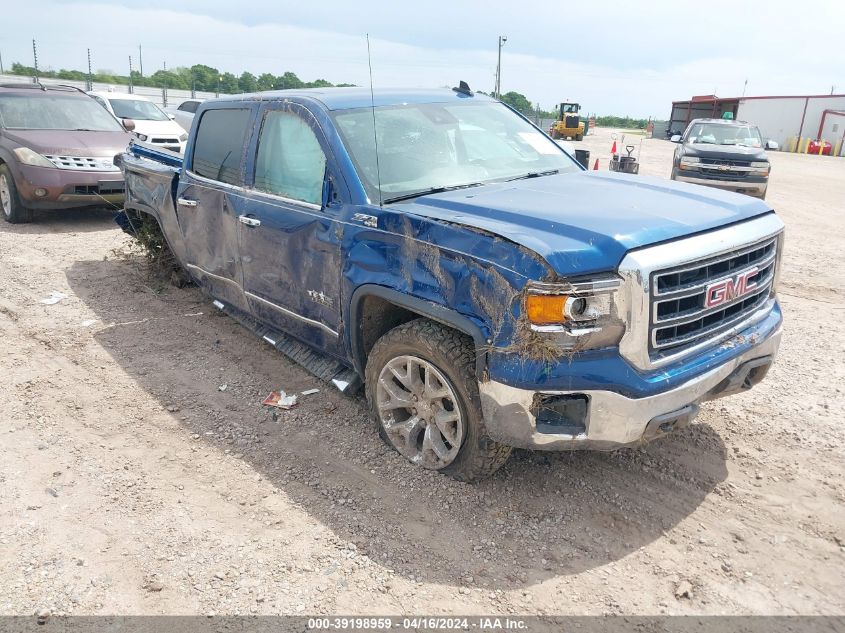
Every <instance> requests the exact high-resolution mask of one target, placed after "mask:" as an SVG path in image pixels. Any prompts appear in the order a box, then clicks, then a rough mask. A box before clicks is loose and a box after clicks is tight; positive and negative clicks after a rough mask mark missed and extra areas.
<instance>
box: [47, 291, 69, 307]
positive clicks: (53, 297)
mask: <svg viewBox="0 0 845 633" xmlns="http://www.w3.org/2000/svg"><path fill="white" fill-rule="evenodd" d="M62 299H67V295H66V294H65V293H63V292H59V291H58V290H54V291H53V292H51V293H50V296H49V297H47V298H46V299H42V300H41V303H43V304H44V305H48V306H51V305H55V304H56V303H58V302H59V301H61V300H62Z"/></svg>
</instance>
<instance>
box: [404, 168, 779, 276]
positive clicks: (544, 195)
mask: <svg viewBox="0 0 845 633" xmlns="http://www.w3.org/2000/svg"><path fill="white" fill-rule="evenodd" d="M395 206H401V207H402V208H403V210H404V211H405V212H407V213H413V214H416V215H419V216H424V217H429V218H434V219H437V220H442V221H446V222H452V223H457V224H462V225H465V226H468V227H473V228H476V229H481V230H483V231H487V232H490V233H494V234H496V235H498V236H501V237H503V238H506V239H508V240H510V241H512V242H515V243H517V244H519V245H521V246H524V247H526V248H529V249H531V250H532V251H534V252H536V253H537V254H538V255H540V256H541V257H543V258H544V259H545V260H546V262H548V264H549V265H550V266H551V267H552V269H554V271H555V272H556V273H557V274H559V275H561V276H567V277H571V276H576V275H585V274H591V273H596V272H607V271H610V270H614V269H615V268H616V267H617V266H618V265H619V262H621V261H622V258H623V257H624V255H625V253H626V252H627V251H629V250H631V249H635V248H639V247H642V246H647V245H650V244H656V243H658V242H663V241H667V240H673V239H677V238H681V237H687V236H690V235H692V234H694V233H699V232H702V231H707V230H710V229H715V228H717V227H722V226H725V225H727V224H731V223H734V222H739V221H742V220H746V219H749V218H753V217H755V216H759V215H763V214H766V213H769V212H770V211H771V210H770V209H769V207H768V206H767V205H766V204H765V203H764V202H762V201H760V200H757V199H755V198H750V197H748V196H742V195H739V194H736V193H730V192H723V191H718V190H713V189H708V188H705V187H700V186H697V185H686V184H684V183H676V182H673V181H669V180H662V179H658V178H650V177H647V176H632V175H628V174H618V173H614V172H594V171H582V172H576V173H571V174H560V175H555V176H545V177H540V178H532V179H528V180H519V181H514V182H508V183H501V184H490V185H484V186H481V187H475V188H472V189H462V190H457V191H450V192H446V193H441V194H433V195H428V196H421V197H419V198H416V199H415V200H414V201H413V202H408V203H400V204H397V205H395Z"/></svg>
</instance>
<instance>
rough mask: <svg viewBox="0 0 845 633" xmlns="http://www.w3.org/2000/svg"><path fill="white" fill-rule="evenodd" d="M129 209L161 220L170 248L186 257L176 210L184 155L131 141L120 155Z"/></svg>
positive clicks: (181, 257) (175, 253)
mask: <svg viewBox="0 0 845 633" xmlns="http://www.w3.org/2000/svg"><path fill="white" fill-rule="evenodd" d="M121 167H122V169H123V175H124V179H125V180H126V202H125V207H126V210H127V211H138V212H141V213H147V214H149V215H151V216H153V217H154V218H156V219H157V220H158V222H159V225H160V226H161V228H162V231H163V232H164V236H165V238H166V239H167V242H168V244H169V245H170V249H171V250H172V251H173V254H174V255H176V257H177V259H178V260H179V261H184V254H185V252H184V251H185V247H184V243H183V240H182V231H181V229H180V227H179V222H178V218H177V212H176V195H177V193H176V192H177V188H178V186H179V172H181V171H182V155H181V154H178V153H177V152H171V151H170V150H166V149H160V148H154V147H151V146H149V145H146V144H143V143H136V142H134V141H133V142H131V143H130V144H129V147H128V149H127V150H126V152H124V153H123V154H122V155H121Z"/></svg>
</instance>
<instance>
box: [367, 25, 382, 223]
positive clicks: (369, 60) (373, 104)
mask: <svg viewBox="0 0 845 633" xmlns="http://www.w3.org/2000/svg"><path fill="white" fill-rule="evenodd" d="M367 64H368V65H369V67H370V107H371V108H372V111H373V142H374V143H375V147H376V181H377V182H378V206H380V207H383V206H384V203H383V201H382V196H381V169H380V167H379V162H378V132H377V131H376V98H375V96H374V94H373V60H372V57H371V56H370V34H369V33H367Z"/></svg>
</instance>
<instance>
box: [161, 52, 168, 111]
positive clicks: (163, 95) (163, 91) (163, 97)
mask: <svg viewBox="0 0 845 633" xmlns="http://www.w3.org/2000/svg"><path fill="white" fill-rule="evenodd" d="M162 64H163V68H164V75H162V78H163V79H164V87H163V88H162V89H161V102H162V104H163V105H164V107H165V108H166V107H167V62H162Z"/></svg>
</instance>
